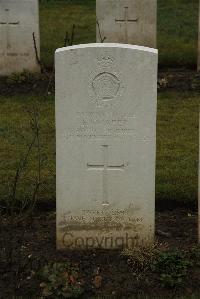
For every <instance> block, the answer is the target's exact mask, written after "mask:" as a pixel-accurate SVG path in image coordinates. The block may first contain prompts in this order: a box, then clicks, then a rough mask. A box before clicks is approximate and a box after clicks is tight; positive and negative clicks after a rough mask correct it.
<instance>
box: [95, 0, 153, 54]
mask: <svg viewBox="0 0 200 299" xmlns="http://www.w3.org/2000/svg"><path fill="white" fill-rule="evenodd" d="M96 15H97V21H98V24H99V26H98V25H97V42H101V37H100V34H101V36H102V39H103V38H105V40H104V42H108V43H110V42H112V43H125V44H133V45H140V46H146V47H152V48H156V28H157V0H97V1H96Z"/></svg>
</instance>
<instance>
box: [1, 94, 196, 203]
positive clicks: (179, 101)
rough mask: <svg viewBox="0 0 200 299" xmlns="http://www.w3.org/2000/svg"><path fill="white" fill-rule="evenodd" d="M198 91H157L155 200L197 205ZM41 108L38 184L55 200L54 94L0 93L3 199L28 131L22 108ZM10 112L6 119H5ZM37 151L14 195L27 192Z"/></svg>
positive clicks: (45, 197)
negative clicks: (158, 92)
mask: <svg viewBox="0 0 200 299" xmlns="http://www.w3.org/2000/svg"><path fill="white" fill-rule="evenodd" d="M199 103H200V95H197V94H190V93H185V94H183V93H174V92H168V93H166V92H165V93H160V94H159V98H158V121H157V167H156V169H157V170H156V198H157V200H158V201H162V200H164V201H166V200H172V201H174V202H183V201H184V202H187V203H195V202H196V200H197V169H198V109H199V108H198V106H199ZM33 105H37V106H38V107H39V110H40V127H41V146H42V157H43V164H42V188H41V193H40V199H41V200H42V201H43V200H44V201H50V200H55V120H54V98H53V96H49V97H47V98H46V97H45V98H44V97H42V96H20V95H19V96H13V97H2V96H1V97H0V106H1V117H0V155H1V165H0V177H1V184H0V194H1V199H6V198H7V197H8V195H9V192H10V190H11V186H12V184H11V183H12V181H13V177H14V174H15V170H16V168H17V165H18V163H19V160H20V158H21V157H23V155H24V153H25V152H26V149H27V144H28V143H29V142H30V140H31V137H32V135H31V134H32V133H31V129H30V126H29V117H28V113H27V112H26V109H27V108H28V109H29V110H30V109H31V107H32V106H33ZM8 116H9V117H8ZM36 169H37V159H36V149H34V150H33V152H32V154H31V156H30V161H29V164H28V168H27V170H26V172H25V173H24V176H23V179H22V181H21V184H20V186H19V188H18V193H17V194H18V198H25V197H26V196H28V194H30V192H31V190H32V187H33V183H34V180H35V176H36Z"/></svg>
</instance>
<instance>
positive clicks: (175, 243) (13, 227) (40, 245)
mask: <svg viewBox="0 0 200 299" xmlns="http://www.w3.org/2000/svg"><path fill="white" fill-rule="evenodd" d="M55 228H56V223H55V212H48V213H42V214H41V212H40V215H38V214H37V215H34V216H32V217H31V218H30V217H29V218H27V219H25V220H24V219H23V221H16V222H15V221H13V222H12V221H11V219H9V217H3V218H2V219H1V235H0V241H1V251H0V252H1V259H0V298H2V299H7V298H13V297H12V296H13V295H15V296H16V295H18V296H24V297H23V298H37V296H40V295H41V294H40V286H39V285H40V282H41V281H39V280H38V277H37V271H38V270H39V269H41V267H43V266H44V265H45V264H47V263H49V262H56V261H57V262H65V261H70V262H72V263H74V264H77V265H78V266H79V269H80V275H81V278H82V279H83V281H84V289H85V291H84V295H83V297H82V298H90V296H97V295H101V296H108V298H116V297H117V298H129V297H130V296H133V295H138V294H144V295H152V296H154V295H155V294H156V295H157V296H159V295H160V296H169V295H170V296H172V295H174V294H175V293H176V294H184V295H187V294H188V295H189V294H192V293H200V268H199V267H198V266H197V267H195V266H194V267H192V269H191V270H190V271H189V272H188V277H187V279H186V281H185V283H184V285H183V286H182V287H181V288H180V289H167V288H163V287H162V286H161V284H160V283H159V282H158V277H156V275H155V274H152V273H147V274H146V278H145V281H144V280H138V281H137V279H136V277H135V276H134V275H133V271H132V269H131V267H130V266H129V265H128V262H127V258H126V257H124V256H122V255H121V250H115V251H106V250H88V251H78V250H73V251H72V250H67V251H65V252H63V251H57V250H56V243H55V241H56V231H55ZM156 232H157V234H156V235H157V236H156V237H157V239H158V242H159V244H160V247H164V248H178V249H180V250H183V249H184V250H189V249H191V248H192V247H193V246H194V245H196V244H197V213H196V212H194V211H189V210H187V209H180V208H179V209H175V210H171V211H164V212H157V215H156ZM9 248H10V249H11V248H12V249H13V250H10V251H9ZM11 252H12V254H11ZM97 270H98V272H100V275H101V277H102V284H101V287H100V288H96V287H95V286H94V283H93V281H94V276H95V273H96V272H97ZM92 298H94V297H92ZM153 298H154V297H153Z"/></svg>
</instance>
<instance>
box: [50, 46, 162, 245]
mask: <svg viewBox="0 0 200 299" xmlns="http://www.w3.org/2000/svg"><path fill="white" fill-rule="evenodd" d="M55 59H56V60H55V65H56V136H57V137H56V147H57V152H56V157H57V170H56V171H57V247H58V248H59V249H61V248H68V247H70V248H74V247H76V248H77V247H80V248H87V247H103V248H117V247H119V246H122V245H123V247H133V246H135V245H136V244H138V243H142V242H144V243H146V242H151V241H152V240H153V238H154V209H155V208H154V204H155V203H154V201H155V153H156V106H157V50H155V49H150V48H145V47H139V46H131V45H123V44H89V45H79V46H73V47H68V48H61V49H58V50H57V51H56V57H55Z"/></svg>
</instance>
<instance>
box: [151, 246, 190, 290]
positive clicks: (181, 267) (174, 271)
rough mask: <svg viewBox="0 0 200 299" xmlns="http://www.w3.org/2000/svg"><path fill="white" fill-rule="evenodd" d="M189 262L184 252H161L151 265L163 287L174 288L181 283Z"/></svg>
mask: <svg viewBox="0 0 200 299" xmlns="http://www.w3.org/2000/svg"><path fill="white" fill-rule="evenodd" d="M190 265H191V262H190V261H189V260H188V259H187V257H186V253H185V252H180V251H176V250H174V251H167V252H161V253H160V254H159V256H158V258H157V259H156V260H155V261H154V263H153V265H152V270H153V271H154V272H156V273H158V274H159V280H160V282H161V284H162V286H163V287H170V288H175V287H179V286H181V285H182V284H183V282H184V279H185V277H186V276H187V271H188V268H189V266H190Z"/></svg>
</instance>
